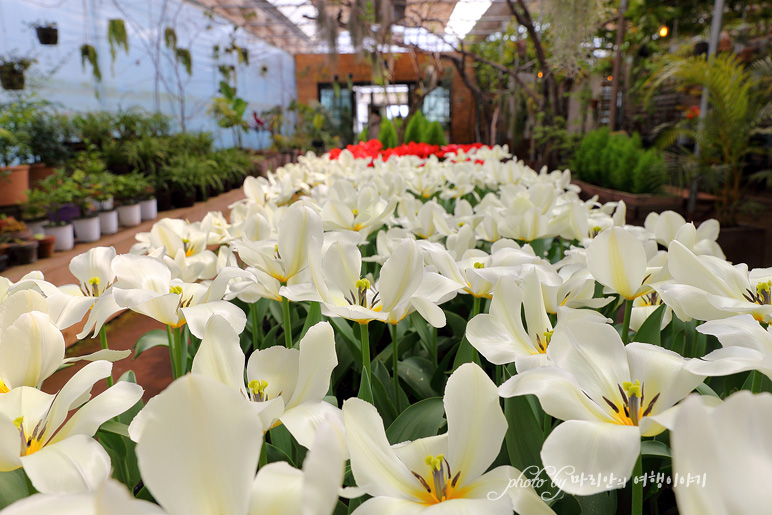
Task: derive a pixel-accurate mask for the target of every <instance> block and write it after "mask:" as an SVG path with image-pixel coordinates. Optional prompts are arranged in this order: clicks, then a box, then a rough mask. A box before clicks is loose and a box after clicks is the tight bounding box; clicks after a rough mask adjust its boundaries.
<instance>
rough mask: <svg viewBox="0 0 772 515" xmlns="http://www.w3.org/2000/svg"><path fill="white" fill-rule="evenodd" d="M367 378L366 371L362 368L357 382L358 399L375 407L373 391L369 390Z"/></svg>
mask: <svg viewBox="0 0 772 515" xmlns="http://www.w3.org/2000/svg"><path fill="white" fill-rule="evenodd" d="M367 377H368V376H367V370H365V369H364V368H363V369H362V376H361V378H360V380H359V398H360V399H362V400H363V401H367V402H369V403H370V404H372V405H373V406H375V401H374V400H373V391H372V389H371V388H370V382H369V381H368V380H367Z"/></svg>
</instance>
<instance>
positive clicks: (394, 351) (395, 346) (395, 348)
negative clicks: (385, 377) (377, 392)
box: [368, 324, 401, 413]
mask: <svg viewBox="0 0 772 515" xmlns="http://www.w3.org/2000/svg"><path fill="white" fill-rule="evenodd" d="M389 333H391V373H392V375H393V378H392V382H393V383H394V405H395V406H396V407H397V412H398V413H399V412H400V411H401V410H400V408H399V373H398V370H399V343H398V342H397V325H396V324H389ZM368 353H369V349H368Z"/></svg>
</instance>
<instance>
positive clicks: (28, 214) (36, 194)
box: [21, 190, 48, 234]
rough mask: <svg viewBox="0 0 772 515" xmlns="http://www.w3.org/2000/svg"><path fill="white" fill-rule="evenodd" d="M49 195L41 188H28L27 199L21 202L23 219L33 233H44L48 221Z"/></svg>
mask: <svg viewBox="0 0 772 515" xmlns="http://www.w3.org/2000/svg"><path fill="white" fill-rule="evenodd" d="M45 202H47V197H46V194H45V193H44V192H42V191H41V190H27V200H26V201H25V202H24V203H23V204H21V219H22V220H24V223H26V224H27V227H28V228H29V230H30V231H32V234H38V233H42V232H43V229H45V226H46V224H47V223H48V211H47V210H46V204H45Z"/></svg>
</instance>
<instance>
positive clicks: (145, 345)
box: [134, 329, 169, 359]
mask: <svg viewBox="0 0 772 515" xmlns="http://www.w3.org/2000/svg"><path fill="white" fill-rule="evenodd" d="M168 346H169V338H168V337H167V336H166V331H164V330H163V329H153V330H152V331H148V332H146V333H145V334H143V335H142V336H140V337H139V339H138V340H137V343H135V344H134V359H137V358H138V357H139V355H140V354H142V353H143V352H145V351H147V350H149V349H152V348H153V347H168Z"/></svg>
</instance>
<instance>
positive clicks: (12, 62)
mask: <svg viewBox="0 0 772 515" xmlns="http://www.w3.org/2000/svg"><path fill="white" fill-rule="evenodd" d="M33 62H35V61H34V60H33V59H27V58H26V57H0V85H2V86H3V89H6V90H9V91H18V90H22V89H24V72H26V71H27V69H28V68H29V67H30V66H31V65H32V63H33Z"/></svg>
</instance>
